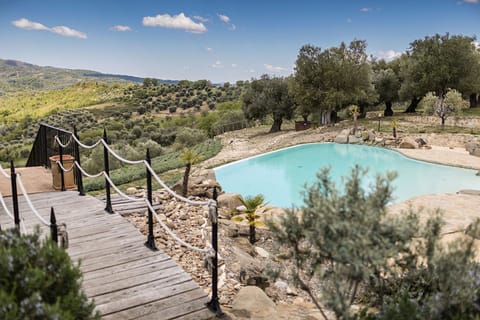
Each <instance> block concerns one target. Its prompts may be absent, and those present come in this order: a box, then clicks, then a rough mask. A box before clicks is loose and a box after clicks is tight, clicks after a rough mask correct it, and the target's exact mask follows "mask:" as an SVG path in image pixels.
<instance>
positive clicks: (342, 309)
mask: <svg viewBox="0 0 480 320" xmlns="http://www.w3.org/2000/svg"><path fill="white" fill-rule="evenodd" d="M364 173H365V171H363V170H362V169H360V168H359V167H355V168H354V169H353V170H352V173H351V175H350V176H348V177H345V178H344V180H343V183H344V185H345V190H343V191H340V190H338V189H337V188H336V186H335V185H334V183H333V182H332V179H331V178H330V176H329V170H328V169H324V170H323V171H321V172H320V173H319V174H318V181H317V182H316V183H314V184H313V185H312V186H310V187H309V188H308V189H307V190H306V191H305V197H304V205H303V206H302V207H301V208H299V209H298V210H295V209H293V210H290V211H289V212H287V214H286V215H285V216H283V217H281V218H280V222H279V223H274V222H269V223H268V224H269V227H270V228H271V230H272V233H273V237H274V239H275V241H276V242H277V243H278V244H279V246H280V250H281V252H282V257H284V259H286V260H288V261H289V262H290V263H291V264H292V265H293V267H291V268H288V269H286V270H277V271H276V272H274V273H273V275H274V276H278V275H280V273H279V272H283V274H282V276H284V277H287V278H289V279H290V280H292V281H293V283H294V284H295V285H296V286H297V287H298V288H300V289H302V290H304V291H305V292H307V293H308V294H309V296H310V297H311V298H312V300H313V301H314V303H315V304H316V305H317V307H318V309H319V310H320V311H321V313H322V315H323V317H324V318H325V319H327V316H326V314H325V312H324V311H323V306H326V307H328V308H330V309H331V310H333V311H334V312H335V315H336V317H337V318H338V319H359V318H360V319H475V318H478V317H479V316H480V312H479V311H478V310H479V309H478V298H479V288H478V286H477V285H476V283H477V281H478V277H479V275H480V273H479V271H480V269H479V264H478V263H476V262H474V259H473V257H474V251H473V244H474V238H473V237H472V238H469V237H466V238H465V239H462V240H463V241H459V242H455V243H453V244H451V245H450V246H449V248H448V250H447V249H446V248H444V247H443V246H442V245H441V243H440V229H441V226H442V220H441V218H440V216H439V215H438V214H437V215H433V216H432V217H430V218H429V219H427V221H426V222H425V223H424V224H421V223H420V219H419V216H418V214H417V213H415V212H407V213H404V214H402V215H398V216H389V215H387V210H386V205H387V204H388V203H389V201H390V200H391V199H392V198H391V194H392V187H391V183H390V182H391V180H392V179H393V178H394V174H392V173H389V174H387V176H385V177H381V176H379V177H377V180H376V183H375V184H374V185H373V186H371V188H370V189H369V190H368V191H365V190H364V189H363V188H362V187H361V185H362V176H363V175H364ZM474 230H476V227H475V228H474ZM320 296H321V297H322V299H321V301H322V304H323V306H322V305H321V304H320V299H319V297H320ZM357 303H361V304H362V305H364V306H365V308H364V309H363V310H362V312H360V313H357V314H355V312H354V311H353V308H352V306H353V305H354V304H357ZM369 307H374V309H371V310H376V311H368V310H369V309H368V308H369ZM369 312H370V313H369Z"/></svg>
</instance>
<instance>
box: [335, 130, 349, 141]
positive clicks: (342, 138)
mask: <svg viewBox="0 0 480 320" xmlns="http://www.w3.org/2000/svg"><path fill="white" fill-rule="evenodd" d="M349 135H350V129H343V130H342V131H341V132H340V133H339V134H338V135H337V136H336V137H335V143H348V136H349Z"/></svg>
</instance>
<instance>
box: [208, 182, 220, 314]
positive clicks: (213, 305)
mask: <svg viewBox="0 0 480 320" xmlns="http://www.w3.org/2000/svg"><path fill="white" fill-rule="evenodd" d="M212 198H213V200H215V202H217V199H218V193H217V187H213V197H212ZM217 203H218V202H217ZM211 218H212V247H213V250H214V251H215V255H214V257H213V259H212V299H211V300H210V301H209V302H208V303H207V307H208V309H210V310H211V311H212V312H215V314H216V315H217V316H218V317H221V316H222V315H223V311H222V309H221V308H220V303H219V299H218V207H217V206H215V213H214V216H213V217H211Z"/></svg>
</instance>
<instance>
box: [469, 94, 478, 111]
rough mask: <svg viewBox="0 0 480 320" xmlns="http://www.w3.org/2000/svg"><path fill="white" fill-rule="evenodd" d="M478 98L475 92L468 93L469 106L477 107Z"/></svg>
mask: <svg viewBox="0 0 480 320" xmlns="http://www.w3.org/2000/svg"><path fill="white" fill-rule="evenodd" d="M479 100H480V99H478V98H477V94H476V93H472V94H471V95H470V108H475V107H478V106H479V105H480V104H479V102H480V101H479Z"/></svg>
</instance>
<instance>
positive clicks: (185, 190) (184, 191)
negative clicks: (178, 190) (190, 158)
mask: <svg viewBox="0 0 480 320" xmlns="http://www.w3.org/2000/svg"><path fill="white" fill-rule="evenodd" d="M191 168H192V164H191V163H187V164H186V166H185V173H184V174H183V188H182V196H184V197H186V196H187V193H188V176H189V175H190V169H191Z"/></svg>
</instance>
